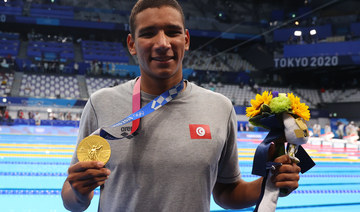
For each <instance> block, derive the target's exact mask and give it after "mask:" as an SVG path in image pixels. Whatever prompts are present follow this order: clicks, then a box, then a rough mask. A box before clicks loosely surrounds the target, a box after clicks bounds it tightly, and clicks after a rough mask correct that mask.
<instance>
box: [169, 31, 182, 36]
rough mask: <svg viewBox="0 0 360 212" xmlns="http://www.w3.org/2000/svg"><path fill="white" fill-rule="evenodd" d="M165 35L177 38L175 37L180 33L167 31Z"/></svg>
mask: <svg viewBox="0 0 360 212" xmlns="http://www.w3.org/2000/svg"><path fill="white" fill-rule="evenodd" d="M167 34H168V35H169V36H177V35H179V34H181V31H168V32H167Z"/></svg>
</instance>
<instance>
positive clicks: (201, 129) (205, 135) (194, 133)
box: [189, 124, 211, 139]
mask: <svg viewBox="0 0 360 212" xmlns="http://www.w3.org/2000/svg"><path fill="white" fill-rule="evenodd" d="M189 129H190V137H191V139H211V132H210V127H209V125H205V124H189Z"/></svg>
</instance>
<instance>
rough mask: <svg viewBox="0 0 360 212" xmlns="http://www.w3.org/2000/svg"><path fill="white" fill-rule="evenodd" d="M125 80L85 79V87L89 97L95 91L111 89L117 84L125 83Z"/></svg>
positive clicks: (107, 78)
mask: <svg viewBox="0 0 360 212" xmlns="http://www.w3.org/2000/svg"><path fill="white" fill-rule="evenodd" d="M126 81H127V80H125V79H120V78H109V77H87V78H86V85H87V90H88V94H89V96H90V95H91V94H92V93H94V92H95V91H97V90H99V89H101V88H105V87H113V86H116V85H119V84H122V83H124V82H126Z"/></svg>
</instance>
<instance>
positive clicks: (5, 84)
mask: <svg viewBox="0 0 360 212" xmlns="http://www.w3.org/2000/svg"><path fill="white" fill-rule="evenodd" d="M13 81H14V74H13V73H7V72H0V83H1V84H0V96H6V95H9V94H10V92H11V87H12V84H13Z"/></svg>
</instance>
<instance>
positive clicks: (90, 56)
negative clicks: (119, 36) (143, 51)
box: [81, 40, 129, 64]
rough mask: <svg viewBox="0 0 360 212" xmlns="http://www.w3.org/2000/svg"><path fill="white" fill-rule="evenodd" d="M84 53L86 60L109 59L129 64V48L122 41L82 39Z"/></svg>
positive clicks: (109, 60) (108, 60)
mask: <svg viewBox="0 0 360 212" xmlns="http://www.w3.org/2000/svg"><path fill="white" fill-rule="evenodd" d="M81 48H82V54H83V58H84V60H85V61H107V62H118V63H124V64H127V63H128V62H129V57H128V53H127V49H125V48H124V46H123V45H122V44H121V43H116V42H101V41H89V40H88V41H82V42H81Z"/></svg>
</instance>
